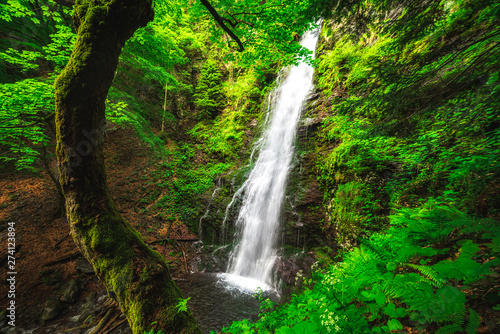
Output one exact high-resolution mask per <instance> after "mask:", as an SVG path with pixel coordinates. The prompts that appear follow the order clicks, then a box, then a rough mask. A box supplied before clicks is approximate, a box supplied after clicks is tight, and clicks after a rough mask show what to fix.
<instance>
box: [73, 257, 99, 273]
mask: <svg viewBox="0 0 500 334" xmlns="http://www.w3.org/2000/svg"><path fill="white" fill-rule="evenodd" d="M76 271H78V272H79V273H82V274H85V275H94V274H95V272H94V268H93V267H92V265H91V264H90V263H89V261H87V259H85V258H84V257H80V258H78V260H77V261H76Z"/></svg>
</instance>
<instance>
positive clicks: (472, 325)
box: [465, 309, 481, 334]
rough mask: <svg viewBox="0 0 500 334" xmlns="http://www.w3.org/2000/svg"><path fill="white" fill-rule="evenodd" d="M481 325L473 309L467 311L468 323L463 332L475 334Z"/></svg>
mask: <svg viewBox="0 0 500 334" xmlns="http://www.w3.org/2000/svg"><path fill="white" fill-rule="evenodd" d="M480 324H481V318H480V317H479V314H477V313H476V311H474V310H473V309H469V321H468V322H467V326H466V327H465V332H466V333H467V334H475V333H477V329H478V328H479V325H480Z"/></svg>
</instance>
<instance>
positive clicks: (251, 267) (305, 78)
mask: <svg viewBox="0 0 500 334" xmlns="http://www.w3.org/2000/svg"><path fill="white" fill-rule="evenodd" d="M318 35H319V28H318V29H317V30H316V31H312V32H307V33H306V34H304V37H303V38H302V41H301V43H300V44H301V45H302V46H304V47H306V48H308V49H309V50H311V51H313V57H314V52H315V49H316V42H317V40H318ZM312 76H313V68H312V67H311V66H309V65H308V64H306V63H303V62H302V63H300V64H299V65H297V66H293V67H291V68H290V69H289V73H288V74H287V75H286V78H285V79H284V80H283V81H282V82H281V83H280V84H279V86H278V87H277V88H276V89H275V90H274V91H273V93H272V98H271V101H272V103H270V106H269V108H270V111H269V112H270V114H271V116H270V120H269V125H268V127H267V129H266V130H265V131H264V134H263V137H262V138H261V140H259V143H260V146H261V150H260V153H259V157H258V159H257V161H256V162H255V166H254V168H253V170H252V171H251V173H250V175H249V177H248V179H247V180H246V181H245V183H244V184H243V186H242V188H241V189H240V190H238V192H237V194H241V193H242V192H243V193H244V197H243V202H242V206H241V209H240V212H239V215H238V218H237V220H236V227H237V229H238V230H239V233H238V237H239V238H240V239H239V243H238V246H237V247H236V248H235V250H234V252H233V253H232V255H231V258H230V260H229V267H228V273H229V274H230V275H229V276H232V278H231V279H228V275H227V274H226V275H223V279H224V280H226V281H230V282H232V283H236V284H238V285H241V286H242V287H243V288H244V287H245V286H246V285H248V284H246V283H245V282H247V281H248V279H251V281H252V282H255V281H257V282H261V283H264V284H261V288H264V287H263V286H262V285H270V284H271V278H270V274H271V270H272V268H273V265H274V261H275V258H276V249H275V243H276V233H277V231H278V227H279V218H280V212H281V206H282V203H283V199H284V196H285V189H286V181H287V178H288V172H289V169H290V166H291V161H292V156H293V153H294V141H295V137H296V132H297V124H298V122H299V119H300V114H301V109H302V105H303V103H304V101H305V100H306V98H307V96H308V94H309V93H310V91H311V89H312V87H313V84H312ZM238 276H239V277H240V278H241V277H244V278H245V279H242V278H241V279H238V278H237V277H238ZM252 286H253V284H252ZM248 288H251V287H250V286H249V287H248Z"/></svg>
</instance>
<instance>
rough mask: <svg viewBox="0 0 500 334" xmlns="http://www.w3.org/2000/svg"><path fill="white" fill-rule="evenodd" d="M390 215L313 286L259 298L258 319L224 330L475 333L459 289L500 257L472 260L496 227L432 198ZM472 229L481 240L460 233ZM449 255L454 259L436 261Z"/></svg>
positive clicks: (475, 319) (475, 320)
mask: <svg viewBox="0 0 500 334" xmlns="http://www.w3.org/2000/svg"><path fill="white" fill-rule="evenodd" d="M390 218H391V227H390V228H389V229H388V230H387V231H386V232H385V233H375V234H373V235H372V236H371V237H370V238H369V239H367V240H364V241H363V242H362V244H361V246H360V247H359V248H354V249H352V250H351V251H349V252H347V253H345V254H344V259H343V261H342V262H339V263H336V264H333V265H331V266H329V267H327V268H326V269H321V270H318V271H317V272H316V276H315V282H314V284H310V285H309V286H308V287H306V289H305V290H304V291H303V292H302V293H301V294H299V295H294V296H292V299H291V301H290V302H289V303H287V304H285V305H281V306H278V305H274V304H273V303H272V302H270V301H265V303H263V304H262V305H263V312H261V314H260V317H259V320H258V321H256V322H255V323H251V322H249V321H242V322H235V323H233V324H232V325H231V326H230V327H228V328H225V329H224V331H227V332H230V333H295V332H298V333H302V332H303V331H304V330H305V331H306V332H307V331H309V333H312V332H314V333H327V332H328V333H329V332H334V333H351V332H352V333H389V332H391V331H396V330H401V329H403V326H410V327H412V328H416V329H419V328H420V329H421V330H423V329H424V328H425V327H431V328H435V329H436V328H438V331H437V332H439V333H453V332H458V331H465V332H467V333H476V332H477V328H478V327H479V324H480V322H481V319H480V317H479V315H478V314H477V312H476V311H474V310H473V309H471V308H469V306H468V301H467V296H466V294H465V290H466V289H467V287H468V284H471V283H473V282H477V281H478V280H480V279H484V278H485V277H488V274H489V269H490V268H492V267H495V266H497V265H498V264H499V263H500V260H499V259H498V255H499V252H498V251H497V250H494V249H492V248H489V252H490V256H492V257H494V259H493V260H490V261H487V262H484V263H480V262H477V261H476V260H475V257H476V256H477V254H478V251H479V250H480V247H485V246H486V245H487V244H488V243H487V242H485V240H484V239H485V238H486V237H487V238H497V237H499V236H500V228H499V226H498V225H497V224H495V223H494V222H493V221H489V220H477V219H474V218H472V217H470V216H467V215H465V214H464V213H462V212H460V211H458V210H456V209H453V208H451V207H448V206H444V205H442V204H438V203H434V202H429V203H427V204H426V205H425V206H423V207H422V208H417V209H401V210H399V211H398V212H397V213H396V214H395V215H393V216H391V217H390ZM452 231H453V233H451V232H452ZM485 232H488V233H489V234H487V235H485V234H484V233H485ZM471 233H473V234H474V235H478V236H479V235H482V236H481V238H480V240H481V241H480V243H476V242H474V241H472V240H466V239H464V237H466V236H470V235H471ZM451 236H452V237H451ZM429 245H431V246H429ZM443 245H445V246H446V248H443ZM455 253H457V254H458V258H453V257H452V258H451V259H449V260H442V261H439V260H438V259H439V258H440V257H442V255H443V254H455ZM417 263H418V264H417ZM315 326H316V327H315Z"/></svg>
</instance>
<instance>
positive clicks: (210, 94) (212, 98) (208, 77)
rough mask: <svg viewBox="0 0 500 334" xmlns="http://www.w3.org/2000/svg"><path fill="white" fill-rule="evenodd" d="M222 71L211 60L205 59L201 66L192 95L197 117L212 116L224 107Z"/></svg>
mask: <svg viewBox="0 0 500 334" xmlns="http://www.w3.org/2000/svg"><path fill="white" fill-rule="evenodd" d="M221 77H222V73H221V71H220V70H219V68H218V66H217V64H216V63H215V61H213V60H207V61H206V62H205V63H204V64H203V67H202V68H201V74H200V79H199V80H198V85H197V86H196V90H195V93H194V95H193V98H194V103H195V105H196V106H197V107H198V108H199V114H198V117H199V119H203V118H209V117H210V118H214V117H215V116H217V115H218V114H220V112H221V111H222V110H223V109H224V107H225V104H226V97H225V95H224V89H223V86H222V78H221Z"/></svg>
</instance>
